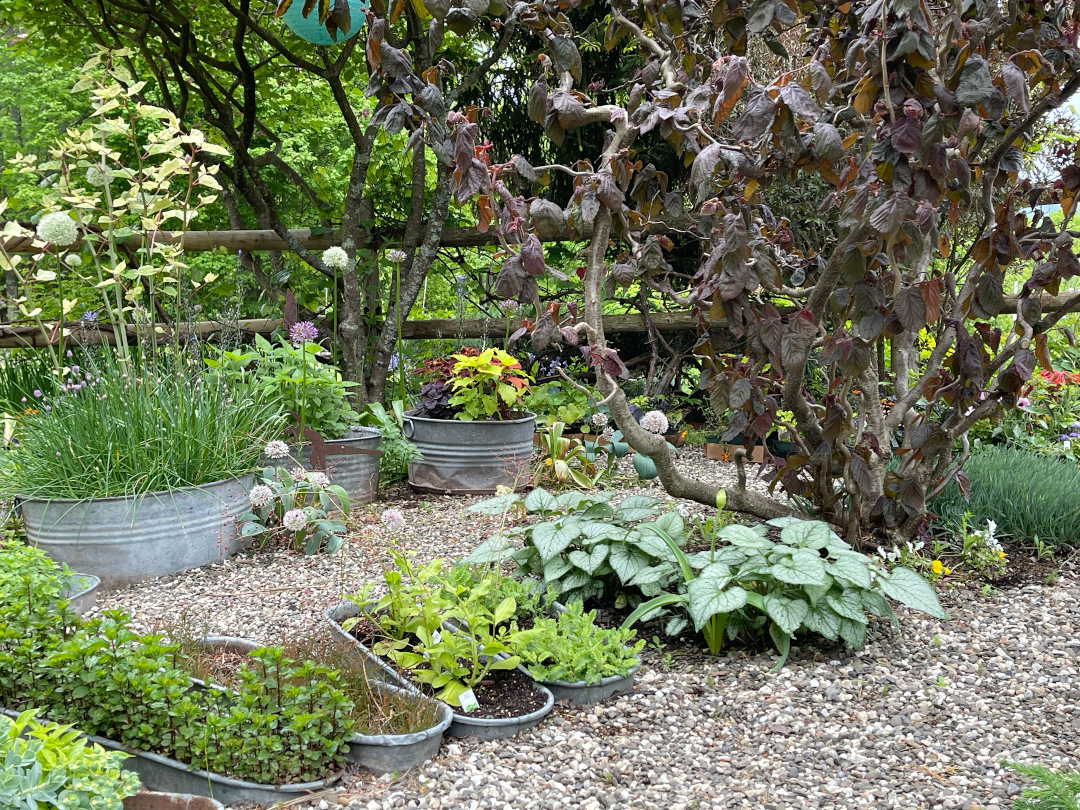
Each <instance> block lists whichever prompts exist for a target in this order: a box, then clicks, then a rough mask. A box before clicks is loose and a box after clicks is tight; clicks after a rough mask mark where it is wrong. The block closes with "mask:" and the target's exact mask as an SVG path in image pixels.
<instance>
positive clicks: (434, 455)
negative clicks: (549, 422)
mask: <svg viewBox="0 0 1080 810" xmlns="http://www.w3.org/2000/svg"><path fill="white" fill-rule="evenodd" d="M535 427H536V414H532V413H530V414H526V415H525V416H523V417H522V418H520V419H508V420H506V421H494V420H491V421H482V422H481V421H477V422H462V421H459V420H457V419H429V418H428V417H426V416H417V415H416V411H408V412H406V413H405V416H404V425H403V432H404V434H405V438H407V439H409V440H410V441H412V443H413V444H415V445H416V449H417V450H419V451H420V455H421V459H420V460H419V461H412V462H410V463H409V485H410V486H411V487H412V488H413V489H417V490H420V491H421V492H446V493H450V494H453V495H485V494H489V493H492V492H494V491H495V489H496V487H500V486H504V487H513V488H515V489H520V488H522V487H524V486H525V485H526V483H527V482H528V480H529V474H530V467H531V465H532V454H533V432H534V430H535Z"/></svg>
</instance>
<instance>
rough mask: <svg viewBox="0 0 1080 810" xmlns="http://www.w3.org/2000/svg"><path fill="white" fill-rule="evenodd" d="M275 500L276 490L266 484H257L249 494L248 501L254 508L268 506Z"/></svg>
mask: <svg viewBox="0 0 1080 810" xmlns="http://www.w3.org/2000/svg"><path fill="white" fill-rule="evenodd" d="M273 499H274V490H272V489H270V487H268V486H267V485H266V484H256V485H255V486H253V487H252V488H251V492H249V493H248V500H249V501H251V505H252V506H266V505H267V504H268V503H270V501H272V500H273Z"/></svg>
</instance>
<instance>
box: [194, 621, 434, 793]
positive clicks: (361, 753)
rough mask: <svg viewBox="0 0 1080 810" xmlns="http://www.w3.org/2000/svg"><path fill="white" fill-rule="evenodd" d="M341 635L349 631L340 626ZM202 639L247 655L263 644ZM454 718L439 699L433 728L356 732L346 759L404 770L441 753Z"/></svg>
mask: <svg viewBox="0 0 1080 810" xmlns="http://www.w3.org/2000/svg"><path fill="white" fill-rule="evenodd" d="M328 613H329V611H328ZM332 624H333V625H334V626H338V627H340V625H336V622H334V623H332ZM333 635H334V636H335V637H340V636H339V633H337V632H334V633H333ZM340 635H348V634H347V633H346V632H345V631H344V630H341V631H340ZM349 639H350V640H351V641H352V642H354V643H355V644H357V645H359V646H363V645H360V644H359V642H357V641H356V639H354V638H352V636H349ZM202 643H203V644H204V645H206V646H207V647H211V648H213V649H226V650H229V651H230V652H239V653H244V654H245V655H246V654H247V653H249V652H252V651H253V650H257V649H259V648H260V647H262V646H263V645H261V644H259V643H258V642H255V641H251V640H250V639H246V638H236V637H235V636H207V637H206V638H204V639H203V642H202ZM364 649H367V648H366V647H365V648H364ZM367 663H368V662H367V661H366V660H365V662H364V664H365V668H367ZM195 681H196V683H197V684H199V685H200V686H203V687H205V686H206V684H204V683H203V682H202V681H200V680H198V679H195ZM371 686H372V688H373V689H375V690H376V691H379V690H382V691H385V692H397V693H405V694H408V695H411V696H412V697H417V693H416V691H415V690H413V689H403V688H402V687H400V686H394V685H393V684H389V683H386V682H384V681H381V680H373V681H372V684H371ZM453 721H454V713H453V712H452V711H451V710H450V707H449V706H447V705H446V704H445V703H439V708H438V715H437V719H436V722H435V725H433V726H431V727H430V728H425V729H422V730H420V731H415V732H413V733H411V734H360V733H356V734H353V736H352V737H351V738H350V739H349V752H348V753H347V754H346V755H345V761H346V762H350V763H352V764H354V765H359V766H360V767H361V768H364V769H365V770H368V771H371V772H372V773H377V774H384V773H404V772H405V771H407V770H409V769H410V768H415V767H417V766H418V765H422V764H424V763H425V762H427V761H428V760H429V759H431V758H432V757H434V756H435V755H436V754H437V753H439V747H440V746H441V745H442V738H443V734H445V733H446V730H447V729H448V728H450V724H451V723H452V722H453Z"/></svg>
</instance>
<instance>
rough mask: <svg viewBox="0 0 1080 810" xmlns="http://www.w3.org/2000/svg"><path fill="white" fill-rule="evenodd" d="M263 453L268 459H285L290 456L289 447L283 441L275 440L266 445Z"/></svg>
mask: <svg viewBox="0 0 1080 810" xmlns="http://www.w3.org/2000/svg"><path fill="white" fill-rule="evenodd" d="M263 453H265V454H266V457H267V458H285V456H287V455H289V445H287V444H285V442H283V441H281V439H274V440H273V441H270V442H267V443H266V447H264V448H263Z"/></svg>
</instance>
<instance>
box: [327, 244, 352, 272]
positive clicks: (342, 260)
mask: <svg viewBox="0 0 1080 810" xmlns="http://www.w3.org/2000/svg"><path fill="white" fill-rule="evenodd" d="M322 260H323V264H325V265H326V266H327V267H329V268H331V269H332V270H338V271H341V270H344V269H345V268H346V267H348V266H349V254H348V253H346V252H345V249H344V248H341V247H338V246H337V245H334V246H333V247H328V248H327V249H326V250H324V251H323V252H322Z"/></svg>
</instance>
